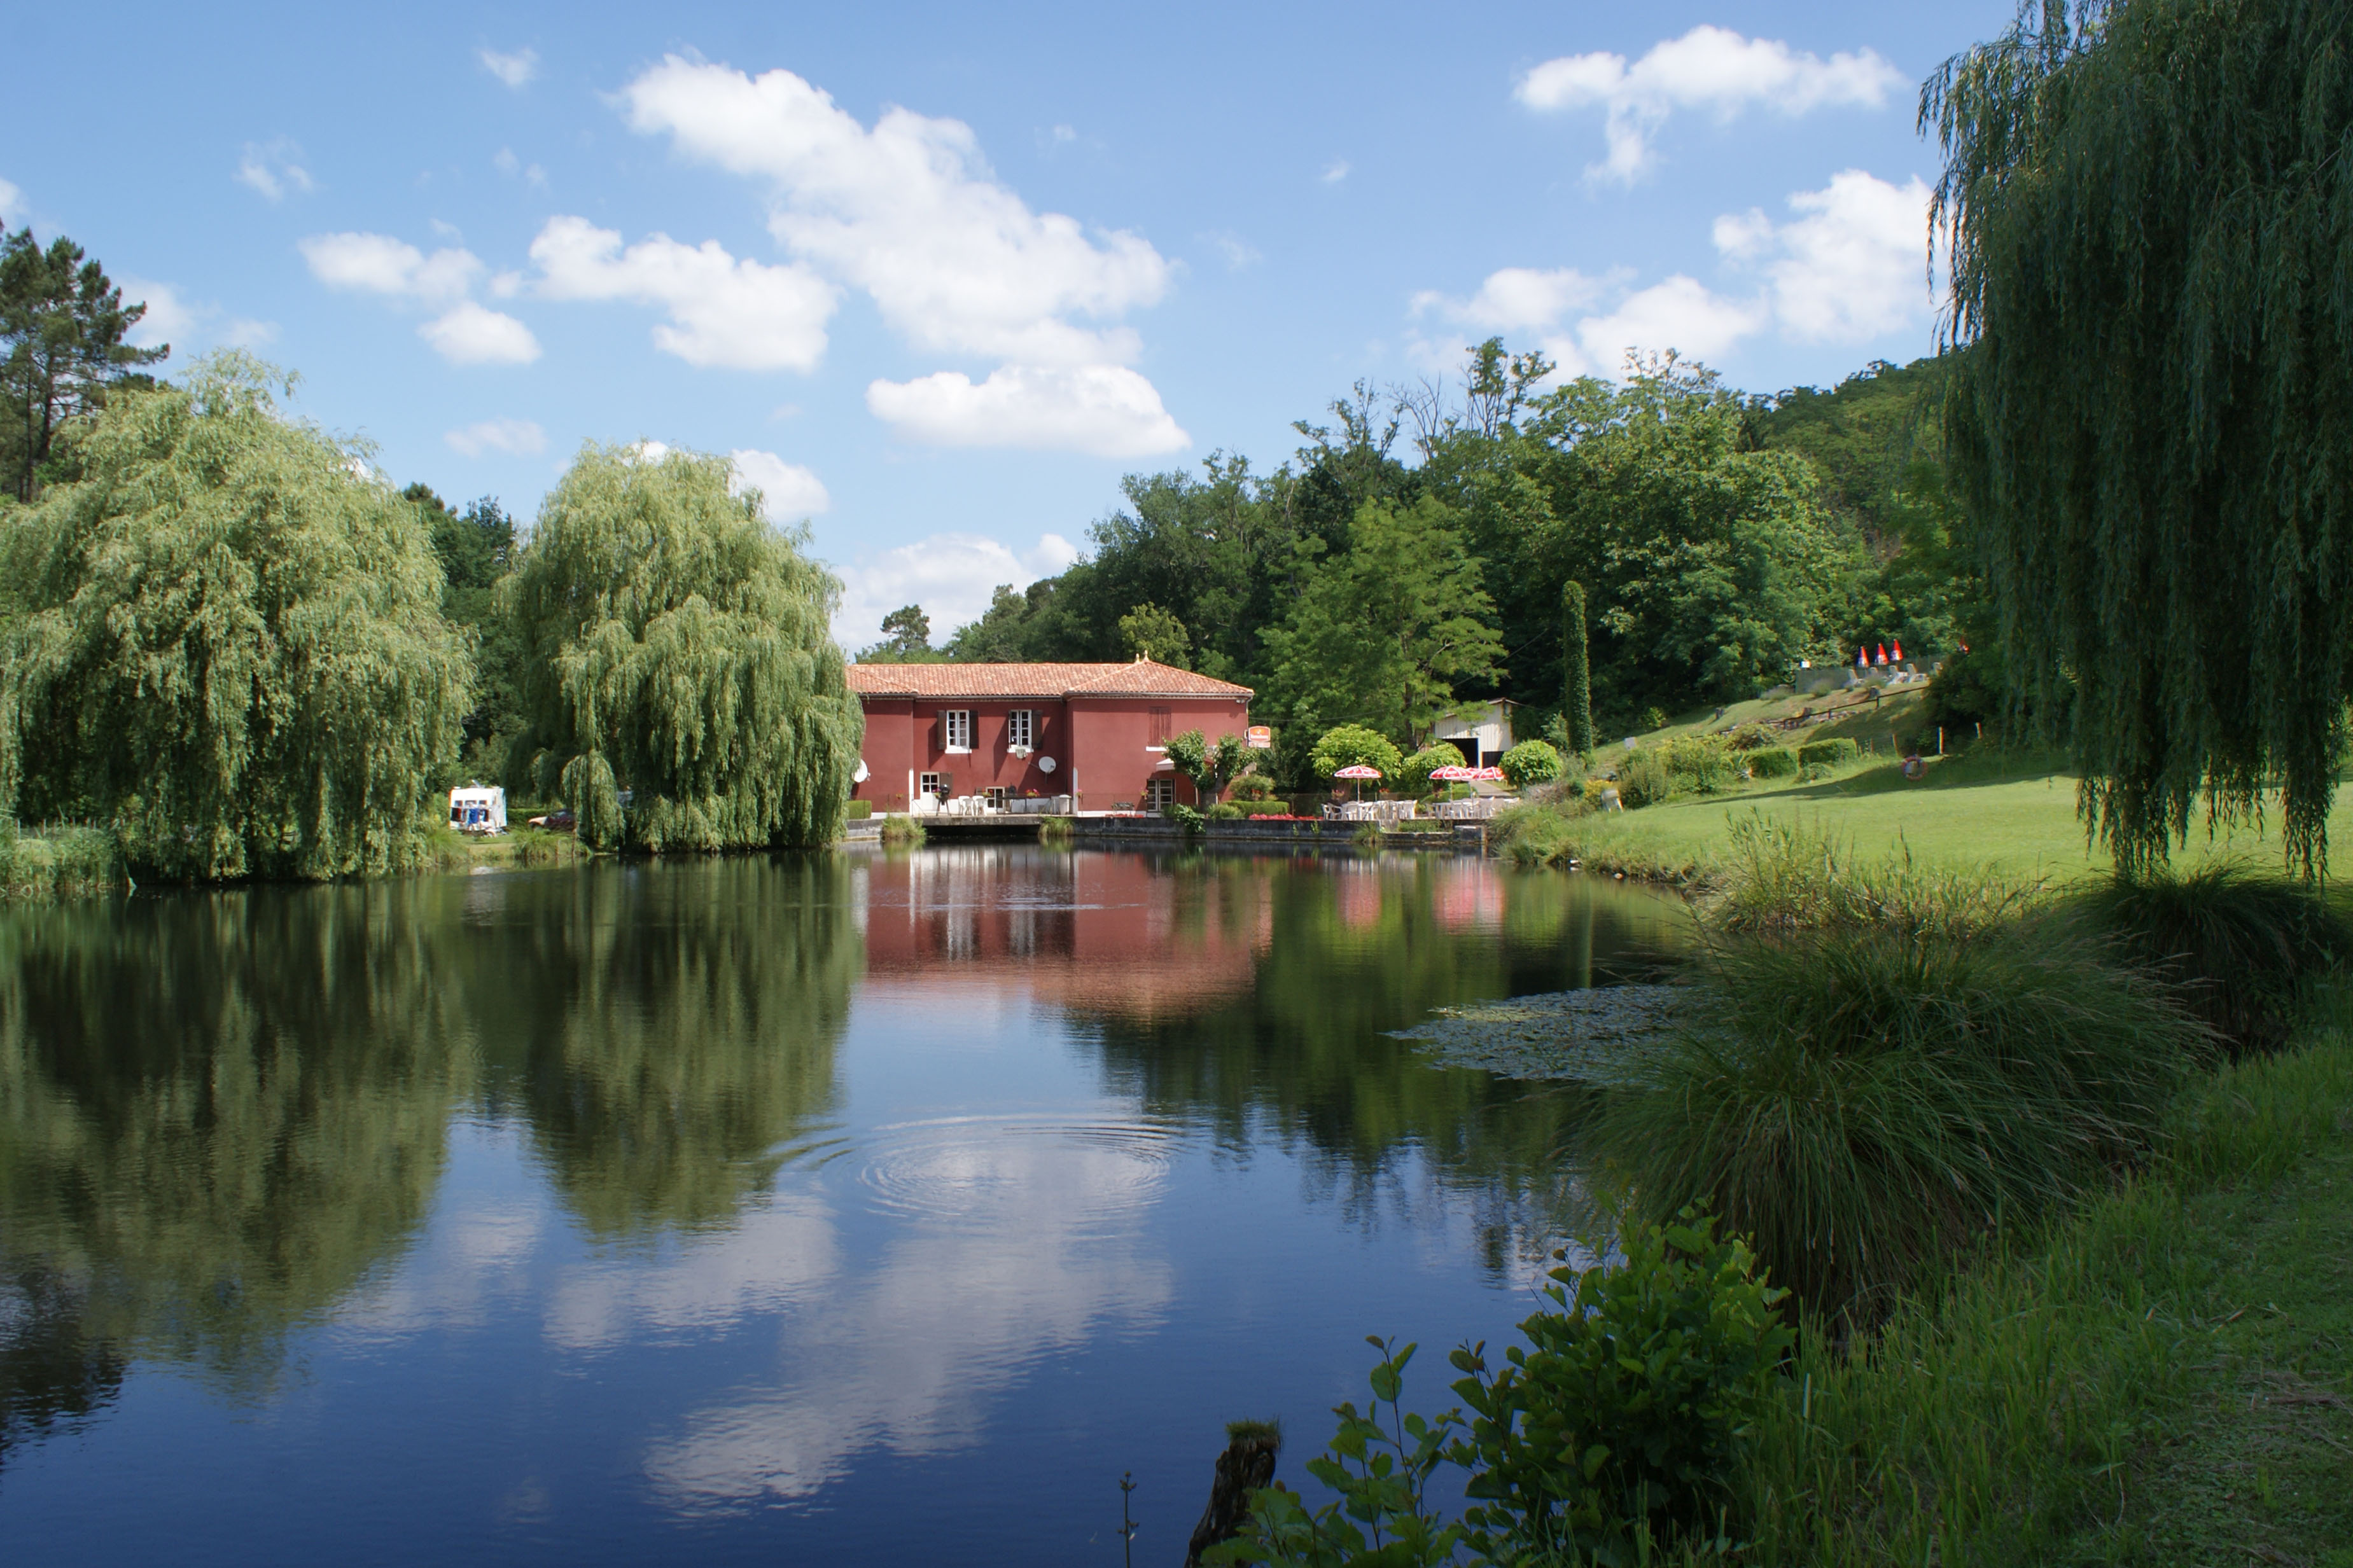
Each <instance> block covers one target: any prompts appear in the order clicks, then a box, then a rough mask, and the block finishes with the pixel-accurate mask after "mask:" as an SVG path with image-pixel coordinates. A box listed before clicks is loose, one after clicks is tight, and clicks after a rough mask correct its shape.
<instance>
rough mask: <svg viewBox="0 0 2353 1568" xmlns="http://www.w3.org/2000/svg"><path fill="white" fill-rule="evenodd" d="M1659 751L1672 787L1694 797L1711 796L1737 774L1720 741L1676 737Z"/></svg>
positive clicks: (1693, 736) (1702, 736)
mask: <svg viewBox="0 0 2353 1568" xmlns="http://www.w3.org/2000/svg"><path fill="white" fill-rule="evenodd" d="M1659 751H1660V752H1661V753H1662V755H1664V757H1665V758H1666V763H1667V771H1668V772H1669V773H1672V774H1673V775H1674V777H1675V784H1676V786H1677V787H1678V788H1680V789H1688V790H1690V791H1691V792H1692V793H1693V794H1694V795H1714V794H1715V793H1716V792H1717V791H1719V790H1722V789H1724V788H1725V787H1726V786H1727V785H1729V784H1731V783H1732V781H1733V780H1734V779H1735V778H1736V777H1737V776H1738V774H1739V769H1738V767H1737V766H1736V764H1735V763H1734V762H1733V760H1732V754H1731V752H1729V751H1727V750H1726V749H1725V745H1724V742H1721V741H1717V740H1715V739H1712V738H1710V737H1708V736H1705V735H1677V736H1676V737H1674V738H1673V739H1672V740H1671V741H1669V742H1667V743H1666V744H1665V745H1663V746H1661V747H1660V748H1659Z"/></svg>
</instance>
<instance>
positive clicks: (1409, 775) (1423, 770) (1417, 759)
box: [1398, 743, 1462, 797]
mask: <svg viewBox="0 0 2353 1568" xmlns="http://www.w3.org/2000/svg"><path fill="white" fill-rule="evenodd" d="M1461 765H1462V753H1461V752H1458V751H1456V750H1455V749H1454V748H1453V747H1452V746H1449V745H1445V744H1442V743H1441V744H1439V745H1435V746H1424V747H1423V748H1422V749H1421V750H1419V752H1415V753H1414V754H1413V755H1411V756H1409V757H1408V758H1407V759H1406V760H1405V763H1404V765H1403V766H1401V767H1400V768H1399V769H1398V792H1399V793H1400V794H1404V795H1414V796H1416V797H1419V796H1421V795H1427V794H1429V793H1430V774H1431V773H1435V772H1437V771H1438V770H1439V769H1440V768H1459V767H1461Z"/></svg>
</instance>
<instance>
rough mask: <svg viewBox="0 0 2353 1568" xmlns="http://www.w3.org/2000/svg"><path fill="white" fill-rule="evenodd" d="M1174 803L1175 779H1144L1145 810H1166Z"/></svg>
mask: <svg viewBox="0 0 2353 1568" xmlns="http://www.w3.org/2000/svg"><path fill="white" fill-rule="evenodd" d="M1172 805H1176V780H1175V779H1146V780H1145V781H1144V809H1145V810H1146V811H1166V810H1167V809H1168V808H1169V807H1170V806H1172Z"/></svg>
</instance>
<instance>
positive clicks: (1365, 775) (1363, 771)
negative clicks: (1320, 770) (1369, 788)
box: [1332, 763, 1381, 800]
mask: <svg viewBox="0 0 2353 1568" xmlns="http://www.w3.org/2000/svg"><path fill="white" fill-rule="evenodd" d="M1332 776H1333V777H1334V778H1335V779H1355V780H1356V798H1357V799H1358V800H1362V799H1364V798H1365V785H1364V781H1365V780H1366V779H1377V778H1378V777H1380V776H1381V770H1380V769H1378V768H1377V767H1373V766H1371V765H1370V764H1368V763H1349V764H1348V765H1347V766H1346V767H1345V768H1342V769H1341V770H1340V771H1339V772H1338V773H1334V774H1333V775H1332Z"/></svg>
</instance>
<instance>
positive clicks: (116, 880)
mask: <svg viewBox="0 0 2353 1568" xmlns="http://www.w3.org/2000/svg"><path fill="white" fill-rule="evenodd" d="M130 880H131V878H130V873H129V871H128V870H127V869H126V868H124V865H123V859H122V846H121V841H120V840H118V839H117V838H116V837H115V836H114V834H112V833H111V832H109V831H108V830H106V829H105V828H101V827H87V826H64V827H53V828H48V829H44V830H42V831H41V832H40V833H39V834H37V835H36V836H31V837H27V836H26V835H25V834H23V833H22V832H21V831H20V830H19V829H18V827H17V826H16V823H14V822H11V821H7V820H5V819H0V899H62V898H74V897H79V896H82V895H86V894H90V893H106V892H119V891H121V890H122V889H124V888H126V887H128V886H129V885H130Z"/></svg>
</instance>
